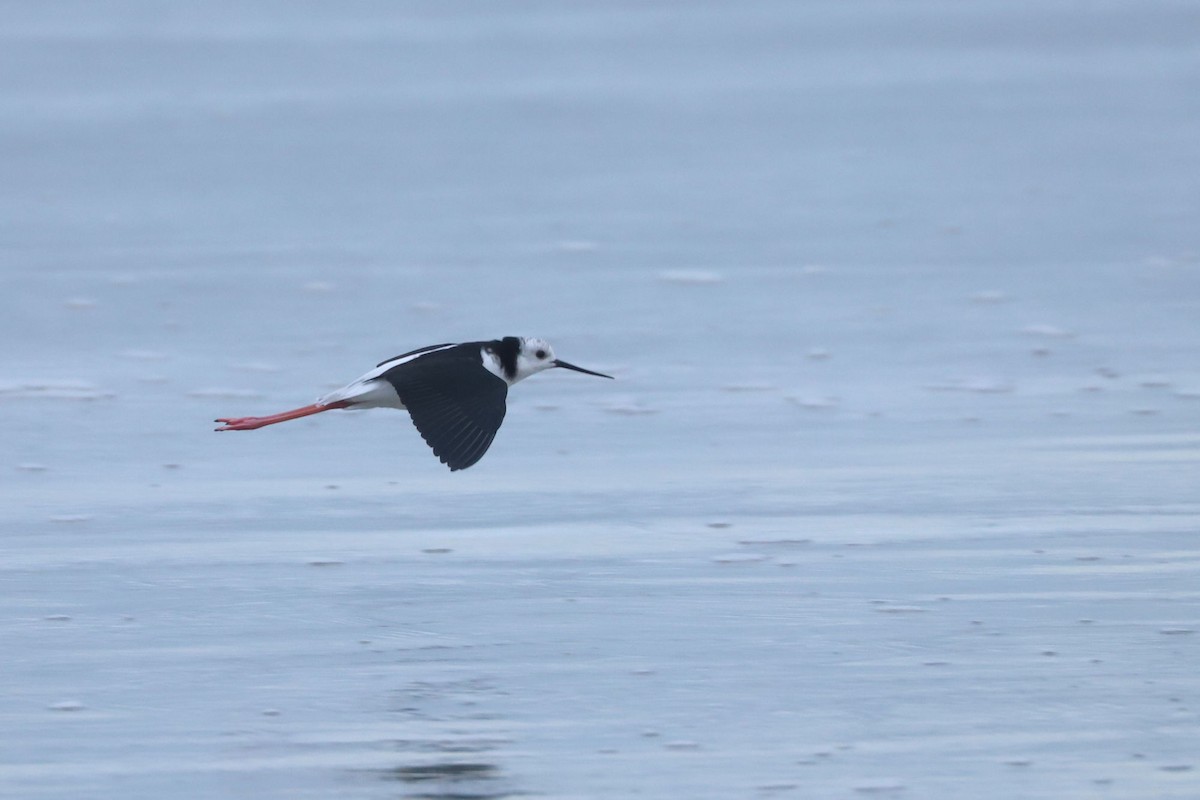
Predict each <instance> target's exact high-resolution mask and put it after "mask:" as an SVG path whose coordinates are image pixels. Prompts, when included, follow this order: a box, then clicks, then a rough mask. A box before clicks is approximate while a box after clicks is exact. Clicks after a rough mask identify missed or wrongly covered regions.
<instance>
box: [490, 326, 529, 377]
mask: <svg viewBox="0 0 1200 800" xmlns="http://www.w3.org/2000/svg"><path fill="white" fill-rule="evenodd" d="M487 348H488V350H489V351H490V352H493V353H495V354H496V357H497V358H499V359H500V369H502V370H504V374H505V375H506V376H507V377H508V379H509V380H510V381H511V380H513V379H515V378H516V377H517V356H518V355H520V354H521V340H520V339H518V338H517V337H516V336H505V337H504V338H503V339H494V340H493V341H490V342H488V343H487Z"/></svg>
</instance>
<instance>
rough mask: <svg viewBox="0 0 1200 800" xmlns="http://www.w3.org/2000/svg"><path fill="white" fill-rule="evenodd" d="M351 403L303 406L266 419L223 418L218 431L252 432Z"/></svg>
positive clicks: (339, 402)
mask: <svg viewBox="0 0 1200 800" xmlns="http://www.w3.org/2000/svg"><path fill="white" fill-rule="evenodd" d="M349 405H351V403H349V402H346V401H344V400H342V401H338V402H336V403H329V404H328V405H321V404H319V403H314V404H313V405H311V406H302V407H300V408H293V409H292V410H291V411H281V412H279V413H278V414H269V415H267V416H265V417H221V418H220V419H218V420H217V422H222V423H224V424H223V425H222V426H221V427H220V428H216V430H218V431H252V430H254V429H255V428H261V427H263V426H265V425H274V424H276V423H279V422H287V421H288V420H289V419H300V418H301V417H308V416H311V415H313V414H320V413H321V412H322V411H332V410H333V409H335V408H346V407H347V406H349Z"/></svg>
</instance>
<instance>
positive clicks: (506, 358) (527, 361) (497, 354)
mask: <svg viewBox="0 0 1200 800" xmlns="http://www.w3.org/2000/svg"><path fill="white" fill-rule="evenodd" d="M489 349H490V351H491V353H492V354H493V357H494V358H495V359H496V361H497V363H498V366H499V367H500V374H501V376H502V377H503V378H504V379H505V380H506V381H508V383H509V385H512V384H514V383H516V382H517V381H519V380H524V379H525V378H528V377H529V376H530V375H536V374H537V373H539V372H541V371H542V370H547V369H551V368H553V367H562V368H563V369H570V370H574V371H576V372H582V373H584V374H587V375H597V376H599V377H601V378H611V377H612V376H611V375H605V374H603V373H601V372H592V371H591V370H590V369H584V368H583V367H577V366H575V365H574V364H568V363H567V362H566V361H560V360H559V359H557V358H555V357H554V348H553V347H551V346H550V343H549V342H547V341H546V340H545V339H539V338H537V337H535V336H526V337H521V338H517V337H515V336H509V337H506V338H504V339H500V340H498V341H496V342H493V343H492V345H491V347H490V348H489Z"/></svg>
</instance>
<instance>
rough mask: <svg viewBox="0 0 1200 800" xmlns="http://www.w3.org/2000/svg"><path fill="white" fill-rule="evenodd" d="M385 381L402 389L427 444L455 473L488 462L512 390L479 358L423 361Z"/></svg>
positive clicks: (399, 391)
mask: <svg viewBox="0 0 1200 800" xmlns="http://www.w3.org/2000/svg"><path fill="white" fill-rule="evenodd" d="M442 352H445V351H442ZM435 355H437V356H441V353H437V354H435ZM380 377H382V378H384V379H386V380H387V381H388V382H390V383H391V384H392V386H394V387H395V388H396V394H398V395H400V402H402V403H404V407H405V408H407V409H408V413H409V415H410V416H411V417H412V421H413V424H414V425H416V426H417V431H418V432H420V434H421V438H422V439H424V440H425V443H426V444H428V445H429V446H430V447H431V448H433V453H434V455H436V456H437V457H438V458H439V459H440V460H441V462H442V463H443V464H445V465H446V466H448V467H449V468H450V469H451V470H452V471H454V470H460V469H466V468H467V467H469V466H471V465H472V464H474V463H475V462H476V461H478V460H479V459H481V458H483V454H484V453H486V452H487V450H488V448H489V447H491V445H492V439H494V438H496V431H498V430H499V429H500V423H501V422H503V421H504V411H505V407H504V400H505V398H506V397H507V396H508V384H506V383H505V382H504V381H502V380H501V379H500V378H497V377H496V376H495V375H493V374H492V373H490V372H488V371H487V370H486V369H484V367H483V365H482V364H480V362H479V356H478V355H477V354H464V355H463V356H461V357H459V356H454V357H449V356H447V357H440V358H433V357H430V358H428V359H423V358H418V359H417V360H415V361H410V362H408V363H407V364H401V365H400V366H398V367H396V368H395V369H394V370H389V371H388V372H385V373H384V374H383V375H382V376H380Z"/></svg>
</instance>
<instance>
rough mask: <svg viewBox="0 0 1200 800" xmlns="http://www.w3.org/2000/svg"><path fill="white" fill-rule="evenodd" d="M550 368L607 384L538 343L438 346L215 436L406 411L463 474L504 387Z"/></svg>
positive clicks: (483, 448) (492, 425) (499, 412)
mask: <svg viewBox="0 0 1200 800" xmlns="http://www.w3.org/2000/svg"><path fill="white" fill-rule="evenodd" d="M553 367H562V368H565V369H570V370H574V371H576V372H583V373H585V374H588V375H597V376H599V377H602V378H611V377H612V376H611V375H605V374H603V373H600V372H593V371H591V370H587V369H583V368H582V367H577V366H575V365H574V364H568V363H567V362H565V361H561V360H559V359H556V358H555V357H554V350H553V348H551V347H550V344H549V343H548V342H546V341H545V340H544V339H537V338H532V337H530V338H517V337H515V336H507V337H505V338H503V339H493V340H491V341H486V342H466V343H464V344H436V345H431V346H429V347H423V348H421V349H419V350H413V351H411V352H408V353H404V354H403V355H399V356H396V357H395V358H390V359H388V360H387V361H383V362H381V363H380V364H378V365H377V366H376V367H375V368H374V369H373V370H371V371H370V372H367V373H365V374H363V375H362V376H360V377H358V378H356V379H355V380H353V381H351V382H350V383H348V384H346V385H345V386H343V387H342V388H340V389H337V390H335V391H332V392H329V393H328V394H325V395H322V396H321V397H319V398H318V399H317V401H316V402H315V403H313V404H312V405H308V406H303V407H301V408H296V409H292V410H291V411H284V412H281V413H279V414H272V415H269V416H266V417H225V418H221V419H218V420H217V422H221V423H224V425H222V427H220V428H217V430H219V431H245V430H254V429H256V428H261V427H264V426H266V425H274V424H276V423H279V422H286V421H287V420H290V419H298V418H300V417H306V416H310V415H312V414H319V413H321V412H323V411H331V410H333V409H338V408H398V409H405V410H407V411H408V412H409V415H410V416H411V417H412V420H413V424H414V425H416V427H417V430H418V431H419V432H420V434H421V437H422V438H423V439H425V442H426V443H427V444H428V445H429V446H430V447H431V448H432V449H433V452H434V454H435V455H436V456H437V457H438V458H439V459H441V461H442V463H443V464H445V465H446V466H448V467H449V468H450V469H451V470H459V469H466V468H467V467H469V466H471V465H472V464H474V463H475V462H477V461H478V460H479V459H480V458H482V457H483V454H484V453H486V452H487V449H488V448H489V447H490V446H491V444H492V439H493V438H495V436H496V431H498V430H499V429H500V423H501V422H503V421H504V414H505V410H506V408H505V398H506V396H507V394H508V387H510V386H512V385H513V384H515V383H517V382H518V381H521V380H524V379H525V378H528V377H529V376H530V375H535V374H537V373H538V372H542V371H543V370H547V369H551V368H553Z"/></svg>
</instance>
